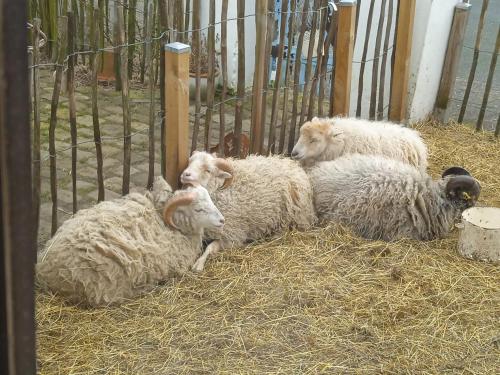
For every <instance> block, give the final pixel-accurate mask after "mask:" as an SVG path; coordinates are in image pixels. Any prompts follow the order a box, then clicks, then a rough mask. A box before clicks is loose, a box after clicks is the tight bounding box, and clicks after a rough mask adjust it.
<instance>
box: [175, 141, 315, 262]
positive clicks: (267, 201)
mask: <svg viewBox="0 0 500 375" xmlns="http://www.w3.org/2000/svg"><path fill="white" fill-rule="evenodd" d="M181 182H182V183H183V184H193V185H197V184H201V185H202V186H204V187H206V188H207V190H208V191H209V192H210V196H211V197H212V200H213V201H214V203H215V205H216V206H217V207H218V208H219V209H220V211H221V212H222V214H223V215H224V217H225V218H226V224H225V226H224V230H223V231H222V233H220V232H219V233H216V232H213V231H208V232H206V233H205V238H207V239H215V240H216V241H213V242H212V243H211V244H210V245H209V246H208V247H207V249H206V250H205V252H204V253H203V255H202V256H201V257H200V258H199V259H198V260H197V261H196V263H195V265H194V267H193V270H195V271H202V270H203V268H204V265H205V262H206V260H207V257H208V256H209V255H214V254H215V253H217V251H219V250H220V249H226V248H229V247H233V246H234V247H238V246H241V245H243V244H244V243H245V242H247V241H255V240H260V239H263V238H265V237H268V236H271V235H275V234H278V233H280V232H282V231H283V230H285V229H288V228H290V227H295V228H297V229H299V230H306V229H308V228H310V227H311V226H312V225H313V224H314V223H315V222H316V215H315V212H314V207H313V202H312V188H311V184H310V182H309V179H308V177H307V174H306V173H305V171H304V170H303V169H302V168H301V166H300V165H299V164H298V163H297V162H295V161H293V160H290V159H288V158H283V157H280V156H270V157H265V156H256V155H250V156H249V157H247V158H246V159H241V160H234V159H222V158H217V157H215V156H214V155H211V154H209V153H206V152H197V151H195V152H194V153H193V155H192V156H191V158H190V159H189V165H188V167H187V168H186V169H185V170H184V172H183V173H182V174H181Z"/></svg>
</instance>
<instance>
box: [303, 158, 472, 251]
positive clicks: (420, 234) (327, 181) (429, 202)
mask: <svg viewBox="0 0 500 375" xmlns="http://www.w3.org/2000/svg"><path fill="white" fill-rule="evenodd" d="M308 173H309V177H310V178H311V183H312V185H313V190H314V203H315V207H316V211H317V213H318V216H319V218H320V220H321V221H334V222H339V223H342V224H346V225H348V226H350V227H352V229H353V230H354V231H356V232H357V233H358V234H359V235H361V236H363V237H366V238H369V239H383V240H386V241H390V240H397V239H400V238H413V239H417V240H431V239H435V238H440V237H443V236H445V235H446V234H447V233H448V232H449V231H450V230H451V228H452V226H453V224H454V222H455V220H456V219H457V218H458V217H459V216H460V214H461V213H462V211H463V210H465V209H466V208H468V207H471V206H473V205H474V204H475V202H476V200H477V198H478V197H479V193H480V191H481V186H480V185H479V183H478V182H477V181H476V180H475V179H474V178H473V177H471V176H470V174H469V173H468V172H467V171H466V170H465V169H463V168H460V167H453V168H449V169H447V170H446V171H445V172H444V173H443V175H442V177H441V179H439V180H437V181H434V180H432V178H431V177H429V176H428V175H427V174H426V173H425V172H422V171H420V170H418V169H416V168H415V167H412V166H410V165H408V164H405V163H402V162H400V161H397V160H393V159H387V158H384V157H381V156H369V155H359V154H354V155H348V156H344V157H342V158H339V159H337V160H334V161H325V162H321V163H318V164H317V165H316V166H314V167H312V168H311V169H310V170H309V171H308Z"/></svg>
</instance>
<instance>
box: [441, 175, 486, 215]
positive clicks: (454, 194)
mask: <svg viewBox="0 0 500 375" xmlns="http://www.w3.org/2000/svg"><path fill="white" fill-rule="evenodd" d="M451 169H452V168H450V169H448V170H446V171H445V172H444V173H443V178H442V181H443V183H444V184H445V185H444V186H445V192H446V197H447V198H448V199H449V200H450V201H451V202H452V203H453V205H454V206H455V207H457V208H459V209H461V210H465V209H466V208H469V207H472V206H475V204H476V202H477V200H478V199H479V195H480V194H481V184H480V183H479V182H478V181H477V180H476V179H475V178H474V177H472V176H471V175H470V174H469V172H467V171H466V170H465V169H462V168H460V169H461V171H459V173H455V171H454V172H452V173H447V172H448V171H449V170H451ZM453 169H458V167H454V168H453Z"/></svg>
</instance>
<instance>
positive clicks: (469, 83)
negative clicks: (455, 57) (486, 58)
mask: <svg viewBox="0 0 500 375" xmlns="http://www.w3.org/2000/svg"><path fill="white" fill-rule="evenodd" d="M488 4H489V0H483V6H482V8H481V15H480V16H479V23H478V25H477V32H476V41H475V43H474V55H473V57H472V65H471V68H470V72H469V78H468V80H467V86H466V88H465V93H464V99H463V100H462V106H461V107H460V113H459V114H458V122H463V120H464V116H465V111H466V110H467V103H468V102H469V96H470V92H471V89H472V84H473V83H474V77H475V75H476V68H477V61H478V60H479V50H480V48H481V36H482V34H483V28H484V19H485V15H486V10H487V9H488Z"/></svg>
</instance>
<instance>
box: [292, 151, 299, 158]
mask: <svg viewBox="0 0 500 375" xmlns="http://www.w3.org/2000/svg"><path fill="white" fill-rule="evenodd" d="M298 155H299V153H298V152H297V151H295V150H292V154H291V156H292V158H296V157H297V156H298Z"/></svg>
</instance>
